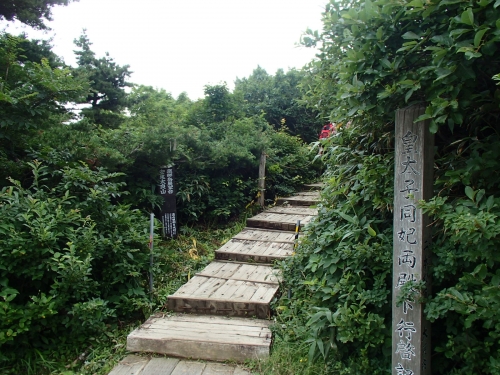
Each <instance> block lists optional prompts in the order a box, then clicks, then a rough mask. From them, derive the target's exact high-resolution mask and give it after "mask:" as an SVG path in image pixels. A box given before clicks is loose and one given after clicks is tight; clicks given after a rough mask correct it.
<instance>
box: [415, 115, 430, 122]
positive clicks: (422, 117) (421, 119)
mask: <svg viewBox="0 0 500 375" xmlns="http://www.w3.org/2000/svg"><path fill="white" fill-rule="evenodd" d="M430 118H432V116H431V115H429V114H428V113H424V114H423V115H422V116H419V117H418V118H417V119H416V120H415V122H420V121H425V120H428V119H430Z"/></svg>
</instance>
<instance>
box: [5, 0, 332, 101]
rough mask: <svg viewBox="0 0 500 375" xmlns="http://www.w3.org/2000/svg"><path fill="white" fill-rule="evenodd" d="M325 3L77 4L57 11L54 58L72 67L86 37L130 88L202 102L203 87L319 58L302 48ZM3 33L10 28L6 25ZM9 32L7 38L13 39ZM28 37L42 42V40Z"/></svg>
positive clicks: (84, 0) (167, 0)
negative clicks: (128, 74)
mask: <svg viewBox="0 0 500 375" xmlns="http://www.w3.org/2000/svg"><path fill="white" fill-rule="evenodd" d="M327 3H328V0H80V1H79V2H73V3H70V4H69V5H68V6H66V7H55V8H53V10H52V15H53V21H52V22H48V23H47V24H48V25H49V26H50V27H51V28H52V29H53V30H52V31H51V32H49V33H48V34H46V35H44V38H49V37H52V38H53V45H54V52H55V53H57V54H58V55H59V56H61V57H63V59H64V60H65V62H66V63H68V64H71V65H74V64H75V58H74V53H73V50H75V49H76V46H75V45H74V44H73V40H74V39H75V38H78V37H79V36H80V34H81V32H82V29H84V28H85V29H87V35H88V37H89V39H90V41H91V42H92V43H93V45H92V49H93V51H94V52H95V53H96V55H97V57H102V56H103V55H104V53H105V52H109V54H110V57H112V58H114V59H115V61H116V62H117V63H118V64H120V65H125V64H128V65H130V70H131V71H133V72H134V73H133V75H132V78H131V81H132V82H134V83H138V84H144V85H150V86H153V87H155V88H163V89H165V90H166V91H168V92H170V93H172V95H174V97H177V96H178V95H179V94H180V93H181V92H183V91H186V92H187V93H188V95H189V97H190V98H191V99H197V98H201V97H203V86H204V85H206V84H218V83H221V82H227V84H228V86H229V87H230V88H232V87H233V82H234V80H235V79H236V78H237V77H239V78H243V77H248V76H249V75H250V74H251V73H252V71H253V70H254V69H255V68H256V67H257V66H258V65H260V66H261V67H263V68H264V69H266V71H267V72H268V73H269V74H274V73H275V72H276V70H277V69H279V68H283V69H284V70H285V71H286V70H288V69H289V68H292V67H295V68H301V67H302V66H303V65H305V64H306V63H307V62H309V61H310V60H311V59H313V58H314V54H315V51H314V50H312V49H307V48H304V47H297V44H298V42H299V40H300V36H301V34H302V32H303V31H305V30H306V29H307V28H308V27H309V28H311V29H313V30H319V29H321V25H322V24H321V12H322V11H323V10H324V7H325V5H326V4H327ZM1 25H2V26H5V25H6V23H5V22H3V23H2V24H1ZM21 30H22V29H19V28H17V29H15V28H14V26H12V25H10V26H8V27H7V29H6V31H8V32H11V33H15V32H16V31H21ZM24 30H25V31H27V32H28V35H29V36H32V37H40V36H41V34H40V33H34V32H30V31H29V30H28V29H24Z"/></svg>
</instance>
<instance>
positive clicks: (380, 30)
mask: <svg viewBox="0 0 500 375" xmlns="http://www.w3.org/2000/svg"><path fill="white" fill-rule="evenodd" d="M499 1H500V0H499ZM383 35H384V28H383V27H382V26H380V27H379V28H378V29H377V39H378V40H382V36H383Z"/></svg>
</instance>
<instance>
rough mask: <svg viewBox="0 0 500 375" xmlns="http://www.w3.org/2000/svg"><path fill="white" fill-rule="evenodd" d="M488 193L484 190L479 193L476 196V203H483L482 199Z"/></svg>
mask: <svg viewBox="0 0 500 375" xmlns="http://www.w3.org/2000/svg"><path fill="white" fill-rule="evenodd" d="M485 193H486V191H485V190H484V189H481V190H479V191H478V192H477V194H476V203H479V202H480V201H481V199H482V198H483V197H484V194H485Z"/></svg>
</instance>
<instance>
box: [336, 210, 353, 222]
mask: <svg viewBox="0 0 500 375" xmlns="http://www.w3.org/2000/svg"><path fill="white" fill-rule="evenodd" d="M338 213H339V215H340V216H341V217H342V218H343V219H344V220H347V221H348V222H349V223H351V224H356V220H355V219H354V218H353V217H352V216H349V215H347V214H345V213H343V212H342V211H339V212H338Z"/></svg>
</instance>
